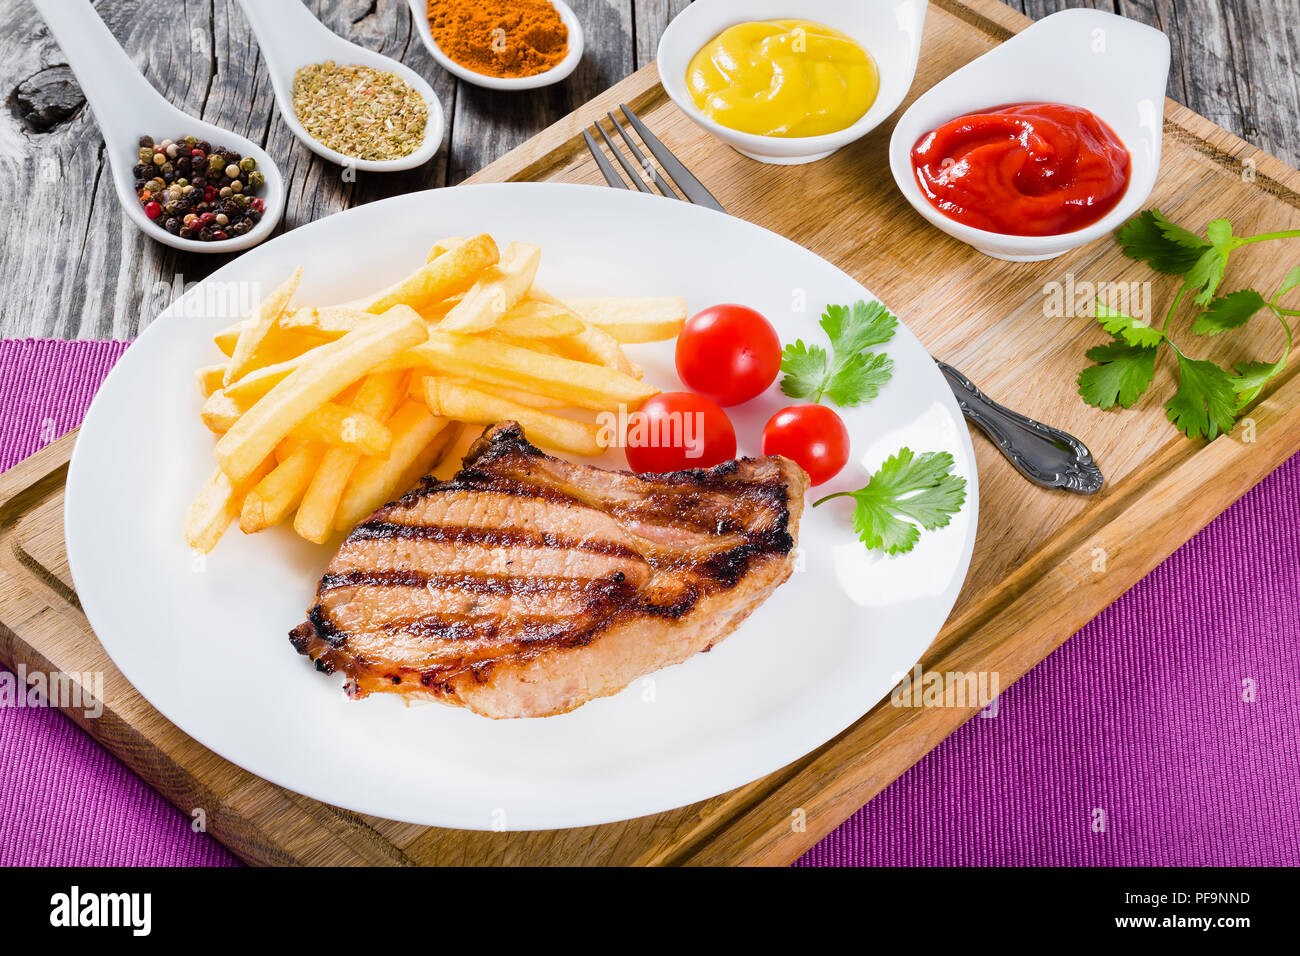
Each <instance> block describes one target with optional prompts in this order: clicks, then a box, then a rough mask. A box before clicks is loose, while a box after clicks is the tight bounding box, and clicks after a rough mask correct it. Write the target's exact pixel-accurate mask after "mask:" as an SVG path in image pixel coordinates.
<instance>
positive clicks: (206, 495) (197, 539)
mask: <svg viewBox="0 0 1300 956" xmlns="http://www.w3.org/2000/svg"><path fill="white" fill-rule="evenodd" d="M274 467H275V456H274V455H268V456H267V457H266V458H265V459H264V460H262V461H261V462H259V463H258V465H257V467H256V468H255V469H253V471H252V472H251V473H250V474H249V475H248V476H247V477H245V478H244V480H243V481H240V482H234V481H231V480H230V476H228V475H227V474H226V473H225V472H224V471H222V470H221V469H220V468H218V469H217V470H216V471H214V472H213V473H212V475H211V476H210V477H209V478H208V480H207V483H206V484H204V486H203V488H202V490H200V491H199V496H198V497H197V498H195V499H194V503H193V504H191V505H190V510H189V511H188V512H186V514H185V528H184V532H185V543H186V544H188V545H189V546H190V547H191V548H192V549H193V550H195V551H197V552H198V553H199V554H207V553H208V552H209V551H211V550H212V549H213V548H214V547H215V546H216V544H217V541H219V540H220V539H221V536H222V535H223V534H225V532H226V526H227V525H229V524H230V522H231V521H233V520H234V518H235V516H236V515H238V514H239V513H240V511H241V510H242V509H243V506H244V496H245V495H247V494H248V489H249V488H251V487H252V486H253V485H255V484H257V483H258V482H259V481H261V480H262V477H263V476H264V475H266V474H269V473H270V471H271V469H272V468H274Z"/></svg>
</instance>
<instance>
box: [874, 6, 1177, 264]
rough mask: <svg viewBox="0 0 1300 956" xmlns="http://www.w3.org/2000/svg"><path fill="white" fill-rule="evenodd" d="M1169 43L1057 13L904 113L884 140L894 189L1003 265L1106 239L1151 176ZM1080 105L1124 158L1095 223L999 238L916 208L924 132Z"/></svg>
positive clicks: (1131, 24) (1125, 23) (1113, 21)
mask: <svg viewBox="0 0 1300 956" xmlns="http://www.w3.org/2000/svg"><path fill="white" fill-rule="evenodd" d="M1168 75H1169V38H1168V37H1166V36H1165V35H1164V34H1163V33H1161V32H1160V31H1159V30H1155V29H1153V28H1151V27H1149V26H1146V25H1145V24H1142V23H1138V22H1137V21H1136V20H1128V19H1126V18H1124V17H1120V16H1116V15H1115V14H1113V13H1104V12H1102V11H1100V10H1088V9H1076V10H1063V11H1061V12H1060V13H1054V14H1052V15H1051V16H1050V17H1044V18H1043V19H1042V20H1039V21H1038V22H1037V23H1035V24H1034V25H1033V26H1031V27H1028V28H1026V29H1025V30H1023V31H1021V32H1020V33H1017V34H1016V35H1015V36H1013V37H1012V38H1011V39H1010V40H1007V41H1006V42H1005V43H1003V44H1002V45H1001V46H998V47H995V48H994V49H993V50H991V51H989V52H988V53H986V54H984V55H983V56H982V57H980V58H979V59H978V60H975V61H973V62H971V63H968V64H967V65H966V66H964V67H962V68H961V69H960V70H958V71H957V72H955V73H953V74H952V75H950V76H948V77H947V78H946V79H943V80H940V81H939V82H938V83H936V84H935V85H934V86H932V87H931V88H930V89H929V90H927V91H926V92H925V93H923V94H921V96H920V97H919V98H918V99H917V100H916V102H914V103H913V104H912V105H911V106H909V107H908V109H907V112H905V113H904V114H903V115H902V116H901V117H900V118H899V120H898V123H897V125H895V127H894V134H893V137H892V138H891V139H890V141H889V167H890V171H891V172H892V173H893V174H894V182H896V183H897V184H898V188H899V189H900V190H902V193H903V195H904V196H905V197H907V201H908V202H910V203H911V204H912V207H913V208H914V209H916V211H917V212H919V213H920V214H921V215H922V216H924V217H925V218H926V219H928V220H929V221H930V222H931V223H933V224H934V225H935V226H937V227H938V228H940V229H942V230H943V231H944V232H946V233H948V234H949V235H950V236H955V237H956V238H958V239H960V240H961V241H962V242H965V243H968V244H970V245H972V246H974V247H975V248H976V249H978V250H979V251H980V252H983V253H985V254H987V255H990V256H993V257H994V258H997V259H1009V260H1011V261H1013V262H1032V261H1036V260H1039V259H1052V258H1054V257H1056V256H1059V255H1061V254H1063V253H1065V252H1068V251H1070V250H1071V249H1074V248H1076V247H1078V246H1081V245H1083V244H1085V243H1088V242H1091V241H1092V240H1094V239H1099V238H1100V237H1102V236H1104V235H1106V234H1107V233H1110V232H1113V231H1114V230H1115V229H1117V228H1118V227H1119V226H1120V224H1121V223H1123V222H1124V221H1125V220H1127V219H1128V218H1129V217H1130V216H1132V215H1133V213H1135V212H1137V210H1138V209H1139V208H1140V207H1141V205H1142V203H1143V202H1144V201H1145V200H1146V198H1147V196H1148V195H1150V193H1151V187H1152V186H1154V185H1155V181H1156V174H1157V173H1158V172H1159V170H1160V144H1161V134H1162V132H1163V129H1164V103H1165V80H1166V78H1167V77H1168ZM1025 102H1049V103H1066V104H1068V105H1070V106H1082V107H1084V108H1085V109H1089V110H1091V111H1092V112H1094V113H1096V114H1097V115H1098V116H1100V117H1101V118H1102V119H1103V120H1105V121H1106V123H1107V124H1108V125H1109V126H1110V128H1111V129H1113V130H1114V131H1115V134H1116V135H1117V136H1118V137H1119V138H1120V142H1122V143H1123V144H1124V145H1125V146H1126V147H1127V148H1128V151H1129V156H1130V157H1131V159H1132V165H1131V168H1130V171H1129V182H1128V188H1127V189H1126V190H1125V192H1124V195H1123V196H1122V197H1121V198H1120V201H1119V204H1118V205H1117V206H1116V207H1115V208H1114V209H1112V210H1111V211H1110V212H1109V213H1107V214H1106V215H1105V216H1103V217H1102V218H1101V219H1100V220H1098V221H1097V222H1095V223H1093V224H1092V225H1091V226H1087V227H1085V228H1083V229H1077V230H1075V231H1074V232H1066V233H1061V234H1060V235H1055V236H1009V235H1004V234H1002V233H997V232H989V231H987V230H985V229H976V228H975V227H973V226H967V225H965V224H963V223H960V222H957V221H956V220H955V219H949V218H948V217H947V216H945V215H944V214H943V213H941V212H940V211H939V210H938V209H936V208H935V207H934V206H932V205H930V202H929V201H928V200H927V199H926V197H925V195H924V194H923V193H922V192H921V188H920V187H919V186H918V185H917V183H916V176H915V174H914V172H913V170H912V147H913V146H915V145H916V141H917V140H918V139H920V138H921V137H922V136H924V135H925V134H926V133H928V132H930V130H932V129H935V128H936V127H938V126H940V125H942V124H943V123H946V122H948V121H949V120H951V119H955V118H956V117H958V116H962V115H964V114H966V113H972V112H975V111H977V110H982V109H989V108H991V107H995V106H1005V105H1007V104H1009V103H1025Z"/></svg>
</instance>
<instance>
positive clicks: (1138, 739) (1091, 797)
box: [0, 340, 1300, 866]
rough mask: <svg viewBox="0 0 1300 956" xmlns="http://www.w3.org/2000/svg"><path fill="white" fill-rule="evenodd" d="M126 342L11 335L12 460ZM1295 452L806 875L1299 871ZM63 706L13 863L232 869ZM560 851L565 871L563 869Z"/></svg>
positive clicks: (28, 728)
mask: <svg viewBox="0 0 1300 956" xmlns="http://www.w3.org/2000/svg"><path fill="white" fill-rule="evenodd" d="M125 347H126V346H125V343H121V342H53V341H31V340H27V341H9V342H0V468H7V467H9V466H10V465H13V464H15V463H16V462H18V461H20V460H21V459H22V458H24V457H26V456H27V455H30V454H31V453H33V452H35V451H36V450H37V449H38V448H40V447H41V445H43V444H45V443H47V442H48V441H51V440H53V439H54V438H55V437H57V436H58V435H60V434H63V433H64V432H66V431H67V430H68V429H70V428H72V427H74V426H75V425H76V424H77V423H78V422H79V421H80V420H81V417H82V416H83V415H84V414H85V410H86V407H87V405H88V404H89V401H90V397H91V395H93V393H94V391H95V389H96V388H97V387H98V385H99V383H100V382H101V381H102V379H103V377H104V375H106V374H107V372H108V370H109V368H110V367H111V366H112V364H113V362H114V361H116V359H117V357H118V356H119V355H121V353H122V351H123V350H124V349H125ZM1298 622H1300V456H1297V457H1296V458H1293V459H1291V460H1290V461H1288V462H1287V463H1286V464H1285V465H1283V466H1282V468H1280V469H1279V470H1278V471H1277V472H1275V473H1274V474H1273V475H1271V476H1270V477H1269V478H1268V479H1266V480H1265V481H1264V482H1263V483H1261V484H1260V485H1259V486H1258V487H1257V488H1255V489H1254V490H1252V491H1251V492H1250V493H1249V494H1247V495H1246V496H1245V497H1244V498H1243V499H1242V500H1241V501H1240V502H1238V503H1237V504H1236V505H1234V506H1233V507H1232V508H1231V509H1229V510H1228V511H1227V512H1226V513H1225V514H1223V515H1222V516H1220V517H1219V518H1218V519H1217V520H1216V521H1215V522H1214V523H1212V524H1211V525H1210V526H1209V527H1208V528H1206V529H1205V530H1204V531H1203V532H1201V533H1200V534H1199V535H1197V536H1196V537H1195V538H1194V539H1193V540H1192V541H1190V542H1189V543H1188V544H1187V545H1186V546H1184V547H1183V548H1182V549H1180V550H1179V551H1178V552H1177V553H1176V554H1174V555H1173V556H1172V557H1171V558H1170V559H1169V560H1168V561H1166V562H1165V563H1164V564H1162V565H1161V566H1160V567H1159V568H1158V569H1157V570H1156V571H1155V572H1154V573H1152V574H1151V575H1150V576H1149V577H1148V578H1146V579H1145V580H1143V581H1142V582H1140V583H1139V584H1138V585H1137V586H1136V587H1134V588H1133V589H1132V590H1131V591H1130V592H1129V593H1128V594H1126V595H1124V597H1123V598H1121V599H1120V600H1119V601H1118V602H1117V603H1116V604H1115V605H1114V606H1112V607H1111V608H1109V609H1108V610H1107V611H1105V612H1104V613H1103V614H1102V615H1101V616H1100V617H1098V618H1097V619H1096V620H1095V621H1093V622H1092V623H1091V624H1089V625H1088V626H1087V627H1086V628H1084V629H1083V630H1082V631H1081V632H1080V633H1079V634H1077V635H1075V636H1074V637H1073V638H1072V639H1071V640H1070V641H1069V642H1068V643H1067V644H1065V645H1064V646H1063V647H1062V648H1060V649H1059V650H1057V651H1056V652H1055V653H1054V654H1052V655H1051V656H1050V657H1049V658H1048V659H1047V660H1046V661H1044V662H1043V663H1042V664H1040V665H1039V666H1038V667H1037V668H1035V669H1034V670H1033V671H1031V672H1030V673H1029V674H1028V675H1026V676H1025V678H1024V679H1023V680H1021V681H1020V682H1019V683H1017V684H1015V685H1013V686H1012V687H1010V688H1007V689H1005V690H1004V691H1003V693H1002V695H1001V697H1000V698H999V700H998V712H997V715H996V716H995V717H991V718H978V717H977V718H975V719H973V720H971V721H970V722H968V723H967V724H966V725H965V726H964V727H962V728H961V729H960V730H958V731H957V733H955V734H953V736H952V737H950V738H949V739H948V740H946V741H944V742H943V743H942V744H940V745H939V746H938V747H936V748H935V750H934V752H932V753H931V754H930V755H928V756H927V757H925V758H924V759H923V760H922V761H921V762H920V763H918V764H917V765H916V766H915V767H913V768H912V769H911V770H910V771H909V772H908V773H906V774H904V775H903V776H902V777H900V778H899V779H898V780H897V781H896V782H895V783H894V784H893V785H892V786H890V787H889V788H888V789H886V790H885V791H884V792H883V793H882V794H880V796H878V797H877V798H876V799H875V800H874V801H872V802H871V803H870V804H869V805H867V806H866V807H864V808H863V809H862V810H860V811H859V812H858V813H857V814H855V815H854V816H853V818H852V819H850V820H849V821H847V822H846V823H845V824H844V825H843V826H841V827H840V828H839V829H838V830H836V831H835V832H834V833H833V834H832V835H831V836H829V837H828V838H827V839H825V840H824V841H822V843H820V844H819V845H818V846H817V847H815V848H814V849H813V850H811V851H810V852H809V853H808V854H807V855H806V856H804V857H803V859H802V860H800V861H799V865H804V866H815V865H835V864H841V865H843V864H868V865H890V864H923V865H924V864H930V865H944V864H1017V863H1018V864H1040V865H1050V864H1120V865H1123V864H1156V865H1173V864H1185V865H1198V864H1227V865H1232V864H1291V865H1296V864H1300V734H1297V729H1298V728H1300V697H1298V695H1300V642H1298V641H1297V632H1298V631H1300V623H1298ZM189 824H190V820H189V818H188V817H186V816H185V815H183V814H181V813H180V812H179V811H178V810H176V809H175V808H173V807H172V806H171V805H170V804H168V803H167V802H166V801H165V800H164V799H163V798H162V797H160V796H159V795H158V794H157V793H155V792H154V791H153V790H152V789H150V788H149V787H148V786H147V785H146V784H144V783H143V782H141V781H140V780H139V779H138V778H137V777H135V776H134V775H133V774H132V773H131V772H130V771H129V770H127V769H126V768H125V767H124V766H123V765H122V764H120V763H119V762H118V761H117V760H116V758H114V757H113V756H112V755H111V754H109V753H108V752H107V751H105V750H103V749H102V748H101V747H100V746H99V745H98V744H96V743H95V742H94V741H93V740H91V738H90V737H88V736H86V735H85V734H84V733H83V732H82V731H81V730H80V729H79V728H78V727H76V725H74V724H73V723H72V722H71V721H69V720H67V719H66V718H64V717H63V716H62V715H61V714H60V713H58V712H57V711H54V710H41V709H13V708H0V865H18V864H38V865H40V864H75V865H85V864H109V865H112V864H134V865H141V864H195V865H219V864H230V863H233V862H235V860H234V858H233V857H232V856H231V855H230V854H229V853H228V852H227V851H226V850H225V849H223V848H222V847H221V846H220V845H218V844H217V843H216V842H215V841H214V840H212V839H211V838H210V837H208V836H206V835H204V834H196V833H193V832H191V830H190V825H189ZM557 862H562V861H557Z"/></svg>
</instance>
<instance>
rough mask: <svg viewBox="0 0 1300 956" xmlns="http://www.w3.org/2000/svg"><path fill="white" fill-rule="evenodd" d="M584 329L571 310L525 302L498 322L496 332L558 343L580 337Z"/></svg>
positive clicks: (533, 301)
mask: <svg viewBox="0 0 1300 956" xmlns="http://www.w3.org/2000/svg"><path fill="white" fill-rule="evenodd" d="M584 328H585V326H584V325H583V321H582V319H581V318H579V317H578V316H577V315H575V314H574V312H573V311H572V310H571V309H566V308H563V307H561V306H556V305H553V304H552V303H550V302H539V301H538V300H537V299H525V300H524V301H522V302H520V303H519V304H518V305H516V306H515V307H514V308H513V309H511V310H510V311H509V312H507V313H506V314H505V315H504V316H503V317H502V318H501V321H499V322H497V324H496V326H495V330H496V331H497V332H500V333H501V334H502V335H509V336H513V337H514V338H520V339H530V338H537V339H558V338H564V337H565V336H568V335H577V334H579V333H580V332H582V330H583V329H584Z"/></svg>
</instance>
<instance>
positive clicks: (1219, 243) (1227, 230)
mask: <svg viewBox="0 0 1300 956" xmlns="http://www.w3.org/2000/svg"><path fill="white" fill-rule="evenodd" d="M1205 237H1206V238H1207V239H1209V240H1210V244H1211V245H1213V246H1214V248H1216V249H1218V250H1219V251H1220V252H1222V253H1223V254H1224V255H1225V256H1226V255H1227V254H1228V253H1229V252H1231V251H1232V250H1233V249H1234V248H1236V245H1235V243H1234V242H1233V239H1232V223H1230V222H1228V220H1226V219H1216V220H1214V222H1212V223H1210V224H1209V225H1208V226H1206V227H1205Z"/></svg>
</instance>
